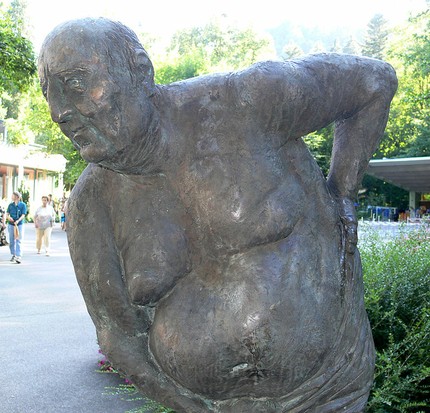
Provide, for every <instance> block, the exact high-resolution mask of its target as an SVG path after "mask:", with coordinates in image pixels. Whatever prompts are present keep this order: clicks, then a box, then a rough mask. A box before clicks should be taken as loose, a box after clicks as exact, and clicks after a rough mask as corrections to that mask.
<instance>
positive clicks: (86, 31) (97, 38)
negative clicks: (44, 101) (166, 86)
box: [39, 17, 154, 95]
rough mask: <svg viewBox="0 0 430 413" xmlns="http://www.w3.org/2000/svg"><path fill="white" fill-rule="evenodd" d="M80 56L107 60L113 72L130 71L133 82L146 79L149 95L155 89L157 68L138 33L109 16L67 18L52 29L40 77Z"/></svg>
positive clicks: (43, 53) (95, 59)
mask: <svg viewBox="0 0 430 413" xmlns="http://www.w3.org/2000/svg"><path fill="white" fill-rule="evenodd" d="M76 55H78V56H79V57H82V58H84V59H88V60H89V61H106V62H107V63H109V67H110V70H111V71H112V72H114V71H116V70H122V71H124V69H125V70H127V71H129V73H130V76H131V77H132V79H133V81H137V82H139V80H141V81H143V83H144V84H143V86H144V88H145V89H146V92H147V94H148V95H152V94H153V91H154V69H153V66H152V63H151V61H150V59H149V56H148V54H147V52H146V51H145V49H144V48H143V46H142V44H141V43H140V41H139V39H138V38H137V36H136V34H135V33H134V32H133V31H132V30H131V29H129V28H128V27H126V26H124V25H123V24H122V23H119V22H115V21H112V20H109V19H106V18H102V17H100V18H84V19H77V20H71V21H67V22H65V23H62V24H60V25H58V26H57V27H56V28H54V29H53V30H52V32H51V33H50V34H48V36H47V37H46V39H45V41H44V42H43V45H42V48H41V52H40V56H39V76H40V78H41V79H43V77H44V72H45V70H46V68H47V67H49V66H50V65H53V64H55V63H56V62H64V61H67V60H70V59H71V58H73V57H75V56H76Z"/></svg>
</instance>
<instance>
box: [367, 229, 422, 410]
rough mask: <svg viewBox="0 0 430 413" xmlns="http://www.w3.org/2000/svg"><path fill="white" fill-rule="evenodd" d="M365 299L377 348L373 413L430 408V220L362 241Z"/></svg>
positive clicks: (372, 234) (371, 399)
mask: <svg viewBox="0 0 430 413" xmlns="http://www.w3.org/2000/svg"><path fill="white" fill-rule="evenodd" d="M359 248H360V253H361V257H362V264H363V276H364V284H365V302H366V308H367V312H368V315H369V319H370V323H371V326H372V332H373V337H374V341H375V347H376V353H377V354H376V369H375V380H374V385H373V388H372V392H371V395H370V397H369V402H368V407H367V410H366V411H367V412H368V413H391V412H393V413H403V412H424V411H429V408H430V404H429V400H430V363H429V361H430V233H429V231H428V227H427V225H423V226H422V227H421V228H420V229H419V230H414V231H406V226H404V227H403V229H401V230H400V233H399V234H398V235H397V236H395V237H393V238H390V239H388V240H386V239H383V238H382V237H381V236H380V235H378V233H377V232H374V231H373V232H372V230H368V231H367V232H366V236H365V237H364V238H363V241H360V243H359Z"/></svg>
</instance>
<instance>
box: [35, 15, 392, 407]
mask: <svg viewBox="0 0 430 413" xmlns="http://www.w3.org/2000/svg"><path fill="white" fill-rule="evenodd" d="M39 75H40V79H41V85H42V89H43V92H44V94H45V97H46V99H47V101H48V103H49V106H50V110H51V116H52V119H53V120H54V122H57V123H58V124H59V126H60V128H61V130H62V131H63V133H64V134H65V135H66V136H67V137H68V138H70V139H71V141H72V142H73V144H74V146H75V147H76V148H77V149H78V150H79V151H80V154H81V156H82V157H83V158H84V159H85V160H86V161H87V162H88V163H89V165H88V167H87V168H86V170H85V171H84V173H83V174H82V176H81V177H80V178H79V180H78V182H77V183H76V186H75V188H74V190H73V192H72V194H71V196H70V198H69V201H68V217H67V219H68V229H67V231H68V240H69V245H70V251H71V256H72V260H73V264H74V267H75V271H76V275H77V278H78V282H79V285H80V288H81V290H82V293H83V296H84V298H85V301H86V304H87V307H88V310H89V313H90V315H91V317H92V319H93V321H94V323H95V325H96V329H97V334H98V339H99V343H100V346H101V348H102V349H103V351H104V352H105V353H106V354H107V356H108V358H109V359H110V360H111V361H112V363H113V364H114V365H115V366H116V367H117V368H119V369H121V370H122V371H124V372H125V373H126V374H127V375H128V377H129V378H130V379H131V380H132V381H133V383H135V384H136V386H137V387H138V388H139V389H140V390H141V391H142V392H144V393H145V394H146V395H148V396H149V397H151V398H153V399H155V400H157V401H159V402H161V403H163V404H164V405H166V406H170V407H172V408H174V409H175V410H176V411H177V412H187V413H192V412H199V413H200V412H220V413H221V412H222V413H227V412H231V413H233V412H234V413H238V412H239V413H240V412H265V413H279V412H292V413H299V412H318V413H323V412H350V413H351V412H362V411H363V409H364V407H365V404H366V401H367V398H368V394H369V389H370V386H371V384H372V378H373V368H374V348H373V341H372V336H371V331H370V327H369V323H368V319H367V316H366V312H365V309H364V304H363V285H362V276H361V264H360V257H359V253H358V251H357V248H356V223H357V222H356V217H355V212H354V207H353V201H354V199H355V197H356V194H357V190H358V186H359V184H360V182H361V179H362V177H363V174H364V171H365V169H366V167H367V164H368V161H369V159H370V158H371V156H372V154H373V153H374V151H375V150H376V148H377V146H378V143H379V141H380V139H381V137H382V135H383V132H384V128H385V125H386V122H387V118H388V113H389V105H390V102H391V99H392V97H393V95H394V93H395V91H396V87H397V80H396V75H395V73H394V71H393V69H392V68H391V66H390V65H388V64H387V63H384V62H381V61H378V60H373V59H368V58H362V57H357V56H349V55H337V54H316V55H311V56H308V57H304V58H302V59H299V60H295V61H289V62H262V63H258V64H255V65H253V66H251V67H250V68H248V69H246V70H243V71H240V72H235V73H225V74H216V75H208V76H201V77H197V78H194V79H189V80H186V81H182V82H177V83H173V84H170V85H166V86H161V85H156V84H154V77H153V66H152V63H151V61H150V59H149V57H148V55H147V53H146V52H145V50H144V49H143V47H142V46H141V45H140V43H139V41H138V40H137V37H136V36H135V34H134V33H133V32H132V31H130V30H129V29H128V28H126V27H124V26H123V25H121V24H119V23H116V22H112V21H109V20H107V19H82V20H76V21H71V22H66V23H64V24H62V25H60V26H58V27H57V28H56V29H54V30H53V31H52V32H51V33H50V34H49V35H48V37H47V38H46V40H45V42H44V44H43V46H42V50H41V54H40V58H39ZM332 122H335V141H334V146H333V154H332V162H331V169H330V173H329V175H328V177H327V179H326V178H325V177H324V176H323V175H322V173H321V171H320V169H319V168H318V166H317V164H316V162H315V160H314V159H313V157H312V156H311V154H310V153H309V151H308V149H307V147H306V145H305V144H304V142H303V140H302V138H301V137H302V136H304V135H306V134H308V133H310V132H312V131H315V130H317V129H319V128H321V127H324V126H326V125H328V124H330V123H332ZM309 205H312V208H308V206H309Z"/></svg>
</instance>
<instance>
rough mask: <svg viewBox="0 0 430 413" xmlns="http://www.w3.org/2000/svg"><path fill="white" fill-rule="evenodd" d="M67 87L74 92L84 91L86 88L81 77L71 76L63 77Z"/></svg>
mask: <svg viewBox="0 0 430 413" xmlns="http://www.w3.org/2000/svg"><path fill="white" fill-rule="evenodd" d="M65 83H66V85H67V87H68V88H69V89H71V90H74V91H76V92H84V91H85V90H86V87H85V84H84V81H83V79H81V78H78V77H71V78H67V79H65Z"/></svg>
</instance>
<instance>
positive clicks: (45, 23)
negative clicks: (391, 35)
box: [3, 0, 428, 53]
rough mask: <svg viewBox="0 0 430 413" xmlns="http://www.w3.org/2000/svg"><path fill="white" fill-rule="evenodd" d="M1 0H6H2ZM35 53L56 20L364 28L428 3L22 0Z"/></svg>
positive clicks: (152, 28)
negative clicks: (377, 17)
mask: <svg viewBox="0 0 430 413" xmlns="http://www.w3.org/2000/svg"><path fill="white" fill-rule="evenodd" d="M3 2H4V3H5V4H7V3H8V2H10V0H3ZM26 2H27V14H28V20H29V24H30V27H31V30H32V39H31V40H32V41H33V43H34V46H35V50H36V53H37V52H38V50H39V49H40V46H41V44H42V42H43V39H44V38H45V36H46V35H47V34H48V33H49V32H50V31H51V30H52V29H53V28H54V27H55V26H56V25H57V24H59V23H61V22H63V21H65V20H70V19H74V18H80V17H88V16H91V17H98V16H104V17H108V18H111V19H114V20H118V21H121V22H122V23H124V24H126V25H127V26H129V27H130V28H132V29H133V30H135V31H136V32H139V33H141V32H146V33H150V34H151V35H154V36H157V37H160V38H162V37H164V38H166V37H170V36H171V34H172V33H173V32H175V31H176V30H179V29H184V28H187V27H193V26H198V25H203V24H205V23H206V22H208V21H209V20H210V19H211V18H215V17H220V16H221V15H223V14H225V15H226V16H227V17H228V19H229V21H231V22H232V23H237V24H238V25H239V26H246V27H253V28H254V29H255V30H257V31H264V30H266V29H270V28H272V27H275V26H277V25H279V24H280V23H282V22H284V21H291V22H295V23H297V24H298V25H305V26H318V27H320V28H326V29H332V28H335V27H351V28H365V27H366V26H367V23H368V22H369V21H370V19H371V18H372V17H373V16H374V15H375V14H377V13H380V14H382V15H383V16H384V18H385V19H386V20H388V21H389V22H390V23H391V24H399V23H401V22H403V21H406V20H407V18H408V16H409V15H410V14H411V13H416V12H418V11H420V10H424V9H425V8H426V5H427V4H428V3H427V0H354V1H349V0H260V1H258V2H255V1H254V2H253V1H252V0H158V1H157V0H156V1H154V0H152V1H150V0H68V1H65V0H26Z"/></svg>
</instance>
